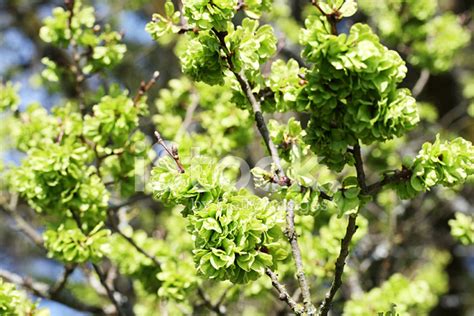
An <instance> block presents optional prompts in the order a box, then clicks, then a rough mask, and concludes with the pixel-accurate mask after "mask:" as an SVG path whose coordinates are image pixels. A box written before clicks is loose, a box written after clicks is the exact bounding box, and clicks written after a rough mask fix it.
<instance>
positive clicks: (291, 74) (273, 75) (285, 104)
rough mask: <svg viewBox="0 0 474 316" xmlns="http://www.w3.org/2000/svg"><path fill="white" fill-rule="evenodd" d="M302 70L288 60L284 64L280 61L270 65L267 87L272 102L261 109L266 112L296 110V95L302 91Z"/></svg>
mask: <svg viewBox="0 0 474 316" xmlns="http://www.w3.org/2000/svg"><path fill="white" fill-rule="evenodd" d="M304 70H305V69H304V68H300V66H299V65H298V62H297V61H296V60H294V59H290V60H288V61H287V62H284V61H283V60H281V59H278V60H276V61H275V62H273V63H272V67H271V71H270V76H269V78H268V79H269V80H268V87H269V88H270V90H271V91H272V92H273V100H274V102H265V103H264V104H263V107H264V109H265V110H266V111H277V112H285V111H288V110H291V109H297V110H298V103H297V102H296V100H297V98H298V95H299V94H300V92H301V90H302V89H303V85H302V83H304V80H302V78H303V77H304V73H305V71H304Z"/></svg>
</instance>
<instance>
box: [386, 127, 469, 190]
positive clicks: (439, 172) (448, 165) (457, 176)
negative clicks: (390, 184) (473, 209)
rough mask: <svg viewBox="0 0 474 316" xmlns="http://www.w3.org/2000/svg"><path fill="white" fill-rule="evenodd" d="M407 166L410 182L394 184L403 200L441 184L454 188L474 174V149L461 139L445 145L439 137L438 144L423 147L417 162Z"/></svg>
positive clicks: (415, 160)
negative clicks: (410, 173)
mask: <svg viewBox="0 0 474 316" xmlns="http://www.w3.org/2000/svg"><path fill="white" fill-rule="evenodd" d="M405 167H408V168H409V169H410V170H411V171H412V176H411V179H410V181H406V182H401V183H398V184H395V185H394V187H395V189H396V191H397V193H398V195H399V196H400V197H401V198H403V199H409V198H413V197H415V196H416V195H417V194H418V193H420V192H425V191H427V190H429V189H430V188H431V187H433V186H435V185H438V184H440V185H443V186H445V187H452V186H454V185H457V184H460V183H463V182H464V181H465V180H466V178H467V177H468V176H470V175H473V174H474V146H473V145H472V143H471V142H469V141H467V140H465V139H463V138H461V137H458V138H456V139H454V140H452V141H450V142H448V141H444V142H443V141H441V139H440V137H439V134H438V135H437V136H436V140H435V142H434V143H425V144H423V147H422V149H421V150H420V152H419V153H418V155H417V156H416V158H415V159H414V161H413V162H410V164H409V165H408V166H405Z"/></svg>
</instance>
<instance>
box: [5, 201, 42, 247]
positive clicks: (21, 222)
mask: <svg viewBox="0 0 474 316" xmlns="http://www.w3.org/2000/svg"><path fill="white" fill-rule="evenodd" d="M0 209H1V210H2V211H3V212H5V213H6V214H8V215H9V216H10V217H11V218H13V220H14V221H15V224H16V226H17V228H18V230H19V231H21V232H22V233H23V234H24V235H25V236H26V237H28V239H30V240H31V241H32V242H33V243H34V244H35V245H36V246H38V247H39V248H41V249H44V247H43V236H41V235H40V234H39V233H38V232H37V231H36V229H35V228H34V227H33V226H31V225H30V224H29V223H28V222H27V221H25V219H23V217H21V216H20V215H19V214H18V213H17V210H14V209H11V208H10V207H9V206H5V205H0Z"/></svg>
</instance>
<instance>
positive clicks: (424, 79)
mask: <svg viewBox="0 0 474 316" xmlns="http://www.w3.org/2000/svg"><path fill="white" fill-rule="evenodd" d="M429 79H430V71H429V70H427V69H423V70H422V71H421V73H420V77H419V78H418V80H417V81H416V83H415V85H414V86H413V89H412V95H413V97H415V98H416V97H418V96H419V95H420V93H421V92H422V91H423V89H424V88H425V86H426V84H427V83H428V80H429Z"/></svg>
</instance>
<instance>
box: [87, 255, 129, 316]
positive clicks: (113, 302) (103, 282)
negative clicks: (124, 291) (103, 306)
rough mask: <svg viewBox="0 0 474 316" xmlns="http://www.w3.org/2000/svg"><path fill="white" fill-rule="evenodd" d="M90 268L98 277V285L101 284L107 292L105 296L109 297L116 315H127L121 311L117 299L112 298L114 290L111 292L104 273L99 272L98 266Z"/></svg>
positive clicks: (94, 265)
mask: <svg viewBox="0 0 474 316" xmlns="http://www.w3.org/2000/svg"><path fill="white" fill-rule="evenodd" d="M92 266H93V267H94V271H95V273H96V274H97V276H98V277H99V281H100V283H101V284H102V286H103V287H104V289H105V291H106V292H107V296H108V297H109V299H110V301H111V302H112V304H114V306H115V309H116V311H117V314H118V315H119V316H125V315H127V314H126V313H125V312H124V311H123V309H122V306H121V305H120V303H119V302H118V301H117V299H116V298H115V296H114V294H115V293H114V292H115V291H114V290H112V289H111V288H110V287H109V285H108V284H107V279H106V278H105V275H104V273H103V272H102V271H101V270H100V268H99V266H98V265H97V264H95V263H93V264H92Z"/></svg>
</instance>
